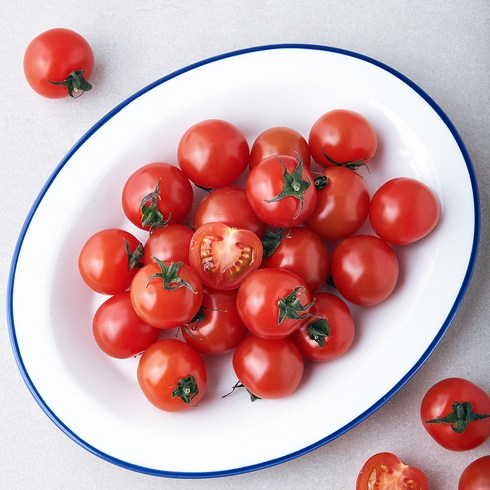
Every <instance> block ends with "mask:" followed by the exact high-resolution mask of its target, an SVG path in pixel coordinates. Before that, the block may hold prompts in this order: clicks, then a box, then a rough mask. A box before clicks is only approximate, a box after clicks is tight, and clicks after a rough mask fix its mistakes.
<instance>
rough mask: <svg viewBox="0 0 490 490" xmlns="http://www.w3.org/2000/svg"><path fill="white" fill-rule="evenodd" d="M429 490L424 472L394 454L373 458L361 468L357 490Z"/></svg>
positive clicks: (380, 454) (375, 455) (379, 455)
mask: <svg viewBox="0 0 490 490" xmlns="http://www.w3.org/2000/svg"><path fill="white" fill-rule="evenodd" d="M372 489H379V490H428V489H429V482H428V480H427V477H426V476H425V474H424V472H423V471H422V470H420V469H418V468H415V467H414V466H409V465H406V464H405V463H403V462H402V461H401V460H400V458H398V456H396V455H395V454H392V453H378V454H374V455H373V456H371V457H370V458H369V459H368V460H367V461H366V462H365V463H364V465H363V467H362V468H361V471H360V472H359V475H358V477H357V482H356V490H372Z"/></svg>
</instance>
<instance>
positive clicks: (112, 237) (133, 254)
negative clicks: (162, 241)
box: [78, 228, 143, 294]
mask: <svg viewBox="0 0 490 490" xmlns="http://www.w3.org/2000/svg"><path fill="white" fill-rule="evenodd" d="M142 255H143V246H142V244H141V243H140V241H139V240H138V239H137V238H136V237H135V236H134V235H132V234H131V233H129V232H128V231H125V230H120V229H118V228H107V229H104V230H100V231H98V232H96V233H94V234H93V235H92V236H91V237H90V238H89V239H88V240H87V241H86V242H85V244H84V246H83V247H82V250H81V251H80V255H79V256H78V269H79V271H80V275H81V276H82V279H83V280H84V281H85V283H86V284H87V286H89V287H90V288H91V289H92V290H94V291H96V292H97V293H101V294H116V293H120V292H122V291H125V290H126V289H128V288H129V285H130V284H131V281H132V279H133V277H134V275H135V274H136V272H137V271H138V269H139V267H140V265H141V264H140V260H141V257H142Z"/></svg>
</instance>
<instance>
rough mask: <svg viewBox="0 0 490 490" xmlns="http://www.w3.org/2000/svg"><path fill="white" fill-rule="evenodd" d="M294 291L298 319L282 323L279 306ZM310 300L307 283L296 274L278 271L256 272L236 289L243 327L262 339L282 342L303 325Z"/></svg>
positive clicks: (266, 269) (287, 319)
mask: <svg viewBox="0 0 490 490" xmlns="http://www.w3.org/2000/svg"><path fill="white" fill-rule="evenodd" d="M295 291H296V297H297V299H298V300H299V308H302V309H304V311H299V312H298V318H289V317H286V318H285V319H283V320H281V318H280V315H281V311H280V305H281V303H284V301H285V300H286V298H288V296H289V297H291V295H292V294H293V293H294V292H295ZM310 303H311V296H310V293H309V291H308V287H307V286H306V283H305V282H304V281H303V279H301V278H300V277H299V276H297V275H296V274H294V273H292V272H289V271H286V270H284V269H277V268H264V269H259V270H257V271H255V272H253V273H252V274H250V275H249V276H248V277H246V278H245V279H244V281H243V282H242V284H241V285H240V287H239V289H238V294H237V310H238V314H239V315H240V318H241V319H242V321H243V323H244V324H245V325H246V327H247V328H248V329H249V330H250V332H252V333H253V334H254V335H256V336H257V337H260V338H263V339H283V338H285V337H288V336H289V335H291V334H292V333H293V332H294V331H295V330H297V329H298V328H299V327H300V326H301V324H302V323H303V322H304V321H305V319H306V318H307V315H308V309H309V305H310Z"/></svg>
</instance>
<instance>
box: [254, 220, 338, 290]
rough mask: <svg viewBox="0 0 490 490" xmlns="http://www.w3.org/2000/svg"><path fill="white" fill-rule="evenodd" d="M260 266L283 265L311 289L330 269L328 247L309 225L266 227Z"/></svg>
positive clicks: (314, 287)
mask: <svg viewBox="0 0 490 490" xmlns="http://www.w3.org/2000/svg"><path fill="white" fill-rule="evenodd" d="M262 243H263V244H264V258H263V259H262V267H268V268H273V267H275V268H279V269H285V270H288V271H290V272H294V273H295V274H297V275H298V276H299V277H301V278H302V279H303V280H304V281H305V282H306V285H307V286H308V289H309V290H310V291H311V292H313V291H316V290H317V289H318V288H320V286H322V285H323V284H324V283H325V281H326V280H327V278H328V275H329V272H330V259H329V255H328V249H327V247H326V245H325V243H324V242H323V240H322V239H321V238H320V237H319V236H318V235H317V234H316V233H315V232H313V231H311V230H309V229H308V228H301V227H296V228H287V229H284V228H280V229H279V230H278V231H271V230H268V231H267V232H266V235H265V237H264V239H263V240H262Z"/></svg>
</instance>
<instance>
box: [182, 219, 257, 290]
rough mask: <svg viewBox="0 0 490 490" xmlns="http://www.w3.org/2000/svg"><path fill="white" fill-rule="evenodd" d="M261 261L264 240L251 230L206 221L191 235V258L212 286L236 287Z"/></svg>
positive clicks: (192, 262) (198, 271)
mask: <svg viewBox="0 0 490 490" xmlns="http://www.w3.org/2000/svg"><path fill="white" fill-rule="evenodd" d="M261 261H262V242H261V241H260V239H259V237H258V236H257V235H256V234H255V233H252V232H251V231H250V230H244V229H237V228H231V227H229V226H226V225H224V224H223V223H206V224H204V225H202V226H200V227H199V228H198V229H197V230H196V231H195V232H194V235H193V236H192V239H191V244H190V249H189V262H190V265H191V266H192V267H193V268H194V270H195V271H196V272H197V273H198V274H199V276H200V277H201V279H202V282H203V283H204V284H205V285H206V286H209V287H211V288H213V289H236V288H237V287H238V286H239V285H240V283H241V282H242V281H243V280H244V279H245V278H246V277H247V276H248V275H249V274H250V273H252V272H253V271H255V270H256V269H258V268H259V266H260V263H261Z"/></svg>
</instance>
